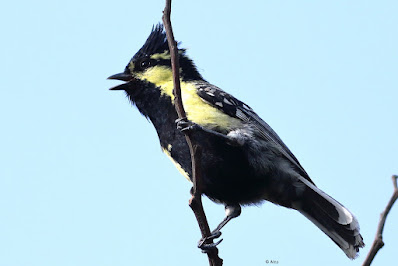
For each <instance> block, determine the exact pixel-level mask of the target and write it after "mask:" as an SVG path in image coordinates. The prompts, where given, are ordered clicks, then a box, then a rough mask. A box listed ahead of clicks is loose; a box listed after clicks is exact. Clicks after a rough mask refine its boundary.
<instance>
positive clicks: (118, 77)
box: [108, 72, 134, 91]
mask: <svg viewBox="0 0 398 266" xmlns="http://www.w3.org/2000/svg"><path fill="white" fill-rule="evenodd" d="M108 79H116V80H122V81H131V80H132V79H134V78H133V76H132V75H131V74H128V73H124V72H123V73H119V74H115V75H112V76H110V77H108ZM126 88H127V83H123V84H120V85H117V86H115V87H112V88H110V90H113V91H116V90H126Z"/></svg>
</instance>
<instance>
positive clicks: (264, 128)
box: [196, 82, 315, 185]
mask: <svg viewBox="0 0 398 266" xmlns="http://www.w3.org/2000/svg"><path fill="white" fill-rule="evenodd" d="M196 85H197V90H198V95H199V97H200V98H202V99H203V100H204V101H205V102H207V103H209V104H211V105H212V106H214V107H216V108H218V109H220V110H222V111H223V112H224V113H226V114H228V115H229V116H231V117H235V118H238V119H240V120H242V121H244V122H246V123H249V124H251V125H253V126H254V127H255V128H257V130H258V133H259V135H260V136H261V137H262V138H263V139H264V140H266V141H269V142H272V143H273V144H275V146H276V147H278V148H279V151H280V152H281V153H282V155H283V156H284V157H285V158H286V159H288V160H289V161H290V162H291V163H293V165H295V166H296V168H297V170H298V171H299V172H300V175H302V176H303V177H305V178H306V179H307V180H308V181H310V182H311V183H312V184H314V182H312V180H311V179H310V177H309V176H308V174H307V172H306V171H305V170H304V168H303V167H302V166H301V164H300V163H299V161H298V160H297V158H296V157H295V156H294V155H293V153H292V152H291V151H290V150H289V148H288V147H287V146H286V145H285V143H283V141H282V140H281V139H280V138H279V136H278V135H277V134H276V132H275V131H274V130H273V129H272V128H271V127H270V126H269V125H268V124H267V123H266V122H264V121H263V120H262V119H261V118H260V117H259V116H258V115H257V114H256V113H255V112H254V111H253V109H251V108H250V107H249V106H248V105H246V104H245V103H243V102H241V101H239V100H238V99H236V98H235V97H233V96H232V95H230V94H228V93H226V92H225V91H223V90H222V89H220V88H218V87H216V86H214V85H211V84H209V83H207V82H200V83H198V84H196ZM314 185H315V184H314Z"/></svg>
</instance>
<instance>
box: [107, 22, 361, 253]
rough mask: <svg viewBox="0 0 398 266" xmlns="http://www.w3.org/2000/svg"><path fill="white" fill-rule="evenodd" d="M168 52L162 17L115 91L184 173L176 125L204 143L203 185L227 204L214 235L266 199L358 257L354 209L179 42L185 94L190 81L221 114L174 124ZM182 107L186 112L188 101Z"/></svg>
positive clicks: (187, 166)
mask: <svg viewBox="0 0 398 266" xmlns="http://www.w3.org/2000/svg"><path fill="white" fill-rule="evenodd" d="M154 55H157V56H154ZM167 55H168V46H167V39H166V35H165V33H164V32H163V27H162V26H161V25H160V24H159V25H157V26H156V27H154V28H153V30H152V32H151V34H150V36H149V37H148V39H147V41H146V42H145V44H144V46H143V47H142V48H141V49H140V50H139V51H138V52H137V53H136V54H135V55H134V57H133V58H132V59H131V61H130V63H129V64H128V65H127V67H126V68H125V71H124V72H123V73H120V74H116V75H114V76H111V77H110V78H112V79H120V80H124V81H127V82H126V83H124V84H122V85H119V86H117V87H115V88H113V90H125V91H126V93H127V95H128V97H129V99H130V100H131V102H132V103H134V104H135V105H136V106H137V108H138V110H139V111H140V112H141V113H142V114H143V115H144V116H145V117H147V118H149V120H150V121H151V122H152V123H153V125H154V127H155V129H156V131H157V134H158V136H159V140H160V145H161V146H162V148H163V149H164V150H165V151H166V152H168V153H169V154H170V156H171V157H172V158H173V160H174V161H175V162H177V163H178V164H179V165H180V166H181V168H182V169H183V170H184V171H185V172H186V173H187V175H188V176H189V178H191V177H192V170H191V158H190V153H189V149H188V146H187V143H186V141H185V137H184V134H183V133H182V132H181V130H191V131H192V134H191V135H192V137H193V140H194V142H197V143H199V144H200V145H201V146H202V150H203V156H202V159H201V167H202V178H203V185H204V186H203V192H204V193H205V195H207V196H208V197H209V198H210V199H212V200H213V201H215V202H218V203H222V204H224V205H225V206H226V210H227V217H226V218H225V220H224V221H223V222H222V223H221V224H220V225H219V226H218V227H217V228H216V230H215V231H214V234H216V233H218V232H219V230H220V229H221V228H222V227H223V226H224V225H225V224H226V223H227V222H228V221H229V220H230V219H232V218H234V217H237V216H239V214H240V206H241V205H250V204H258V203H261V202H262V201H265V200H266V201H270V202H273V203H275V204H278V205H281V206H284V207H287V208H292V209H295V210H297V211H299V212H300V213H302V214H303V215H305V216H306V217H307V218H308V219H310V220H311V221H312V222H313V223H314V224H315V225H317V226H318V227H319V228H320V229H321V230H322V231H324V232H325V233H326V234H327V235H328V236H329V237H330V238H331V239H332V240H333V241H334V242H335V243H336V244H337V245H338V246H339V247H340V248H341V249H342V250H343V251H344V252H345V253H346V255H347V256H348V257H349V258H355V257H356V255H357V252H358V251H359V248H360V247H362V246H364V243H363V241H362V236H361V235H360V233H359V225H358V222H357V220H356V218H355V217H354V215H352V214H351V213H350V212H349V211H348V210H347V209H346V208H345V207H344V206H343V205H341V204H340V203H339V202H337V201H336V200H334V199H333V198H331V197H330V196H329V195H327V194H326V193H324V192H323V191H322V190H320V189H319V188H317V187H316V186H315V184H314V182H313V181H312V180H311V179H310V177H309V176H308V174H307V172H306V171H305V170H304V168H303V167H302V166H301V164H300V163H299V161H298V160H297V158H296V157H295V156H294V155H293V153H292V152H291V151H290V150H289V149H288V147H287V146H286V145H285V144H284V143H283V141H282V140H281V139H280V138H279V136H278V135H277V134H276V133H275V131H274V130H272V128H271V127H270V126H269V125H268V124H267V123H266V122H264V121H263V120H262V119H261V118H260V117H259V116H258V115H257V114H256V113H255V112H254V111H253V110H252V109H251V108H250V107H249V106H248V105H246V104H245V103H243V102H241V101H240V100H238V99H236V98H235V97H233V96H232V95H230V94H228V93H227V92H225V91H223V90H221V89H220V88H218V87H216V86H214V85H212V84H210V83H208V82H207V81H206V80H204V79H203V78H202V76H201V75H200V74H199V72H198V71H197V68H196V67H195V65H194V63H193V62H192V60H191V59H189V58H188V56H187V55H186V52H185V50H182V49H181V50H180V59H179V60H180V67H181V78H182V81H183V84H182V94H184V93H191V94H192V91H189V88H188V86H191V87H192V86H193V87H194V88H195V90H194V92H193V94H195V95H196V96H198V97H199V99H200V101H196V102H195V104H196V105H200V106H202V107H203V110H207V111H209V110H210V112H212V113H214V117H212V118H214V119H219V120H218V121H216V122H214V121H213V122H210V121H206V120H197V121H187V120H183V121H180V123H178V125H177V127H176V124H175V121H176V120H177V118H178V116H177V113H176V111H175V108H174V105H173V99H172V96H171V95H169V94H167V92H165V91H166V88H165V87H167V86H172V85H170V84H172V83H170V81H171V75H170V73H171V70H170V58H169V57H168V56H167ZM151 71H152V72H151ZM156 71H158V72H156ZM165 73H166V74H165ZM169 79H170V80H169ZM165 84H168V85H165ZM168 89H170V88H168ZM195 95H190V96H191V97H195ZM184 104H185V103H184ZM187 108H188V110H187V113H188V118H189V112H190V109H189V105H187ZM196 123H199V125H198V124H196Z"/></svg>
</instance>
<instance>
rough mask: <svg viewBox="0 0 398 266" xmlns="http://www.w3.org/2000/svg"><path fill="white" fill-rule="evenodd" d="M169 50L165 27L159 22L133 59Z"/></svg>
mask: <svg viewBox="0 0 398 266" xmlns="http://www.w3.org/2000/svg"><path fill="white" fill-rule="evenodd" d="M168 50H169V46H168V44H167V37H166V32H165V31H164V29H163V25H162V24H161V23H159V24H158V25H156V26H154V27H152V32H151V34H150V35H149V37H148V39H147V40H146V42H145V44H144V45H143V46H142V47H141V49H140V50H139V51H138V52H137V53H136V54H135V55H134V57H133V59H137V58H141V57H145V56H150V55H153V54H157V53H163V52H164V51H168Z"/></svg>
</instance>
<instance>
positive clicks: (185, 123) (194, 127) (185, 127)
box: [175, 117, 236, 145]
mask: <svg viewBox="0 0 398 266" xmlns="http://www.w3.org/2000/svg"><path fill="white" fill-rule="evenodd" d="M175 122H176V125H177V129H178V130H180V131H181V132H185V131H201V132H204V133H207V134H211V135H212V136H213V137H214V136H215V137H218V138H220V139H222V140H224V141H226V142H228V143H229V144H231V145H236V144H235V142H236V141H235V139H233V138H231V137H229V136H227V135H224V134H222V133H220V132H217V131H214V130H211V129H208V128H205V127H202V126H200V125H198V124H196V123H194V122H192V121H190V120H188V119H187V118H186V117H183V118H178V119H177V120H176V121H175Z"/></svg>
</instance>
